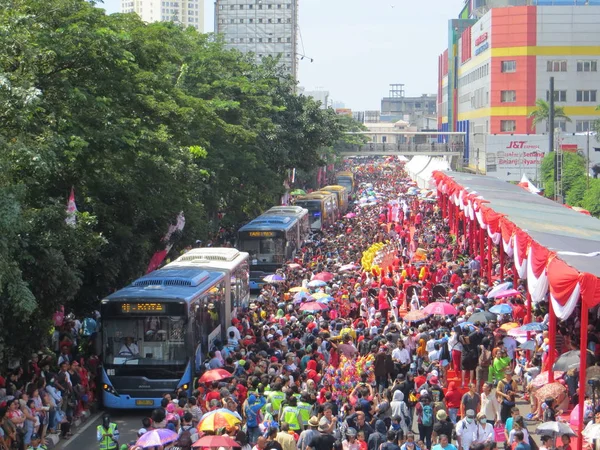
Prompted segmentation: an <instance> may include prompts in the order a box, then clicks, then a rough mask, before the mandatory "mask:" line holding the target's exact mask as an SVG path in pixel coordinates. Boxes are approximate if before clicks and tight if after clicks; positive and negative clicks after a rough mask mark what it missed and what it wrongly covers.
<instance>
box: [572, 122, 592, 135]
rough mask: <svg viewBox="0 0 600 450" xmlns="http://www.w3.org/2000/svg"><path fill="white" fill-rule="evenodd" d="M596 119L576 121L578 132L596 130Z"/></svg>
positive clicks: (576, 130)
mask: <svg viewBox="0 0 600 450" xmlns="http://www.w3.org/2000/svg"><path fill="white" fill-rule="evenodd" d="M594 122H595V121H594V120H577V121H576V122H575V132H576V133H586V132H588V131H594Z"/></svg>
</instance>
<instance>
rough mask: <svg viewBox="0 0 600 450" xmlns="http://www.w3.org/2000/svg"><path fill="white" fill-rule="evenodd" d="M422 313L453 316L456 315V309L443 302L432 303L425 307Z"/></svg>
mask: <svg viewBox="0 0 600 450" xmlns="http://www.w3.org/2000/svg"><path fill="white" fill-rule="evenodd" d="M423 311H425V312H426V313H428V314H430V315H438V316H453V315H455V314H457V313H458V311H457V310H456V308H455V307H454V306H452V305H451V304H450V303H445V302H433V303H430V304H429V305H427V306H426V307H425V308H424V309H423Z"/></svg>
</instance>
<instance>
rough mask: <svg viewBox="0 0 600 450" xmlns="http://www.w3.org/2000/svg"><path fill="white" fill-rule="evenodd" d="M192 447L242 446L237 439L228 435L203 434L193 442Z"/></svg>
mask: <svg viewBox="0 0 600 450" xmlns="http://www.w3.org/2000/svg"><path fill="white" fill-rule="evenodd" d="M192 447H194V448H198V447H241V445H240V444H238V442H237V441H235V440H234V439H232V438H230V437H229V436H227V435H222V436H208V435H207V436H202V437H201V438H200V439H198V440H197V441H196V442H194V443H193V444H192Z"/></svg>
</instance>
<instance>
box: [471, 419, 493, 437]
mask: <svg viewBox="0 0 600 450" xmlns="http://www.w3.org/2000/svg"><path fill="white" fill-rule="evenodd" d="M493 442H494V427H493V426H492V425H491V424H489V423H487V417H486V416H485V414H484V413H482V412H480V413H479V414H477V431H475V435H474V436H473V443H475V444H490V443H493Z"/></svg>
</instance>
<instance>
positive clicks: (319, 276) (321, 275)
mask: <svg viewBox="0 0 600 450" xmlns="http://www.w3.org/2000/svg"><path fill="white" fill-rule="evenodd" d="M312 279H313V280H321V281H325V282H326V283H329V282H330V281H331V280H333V274H332V273H329V272H321V273H318V274H316V275H315V276H314V277H313V278H312Z"/></svg>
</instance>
